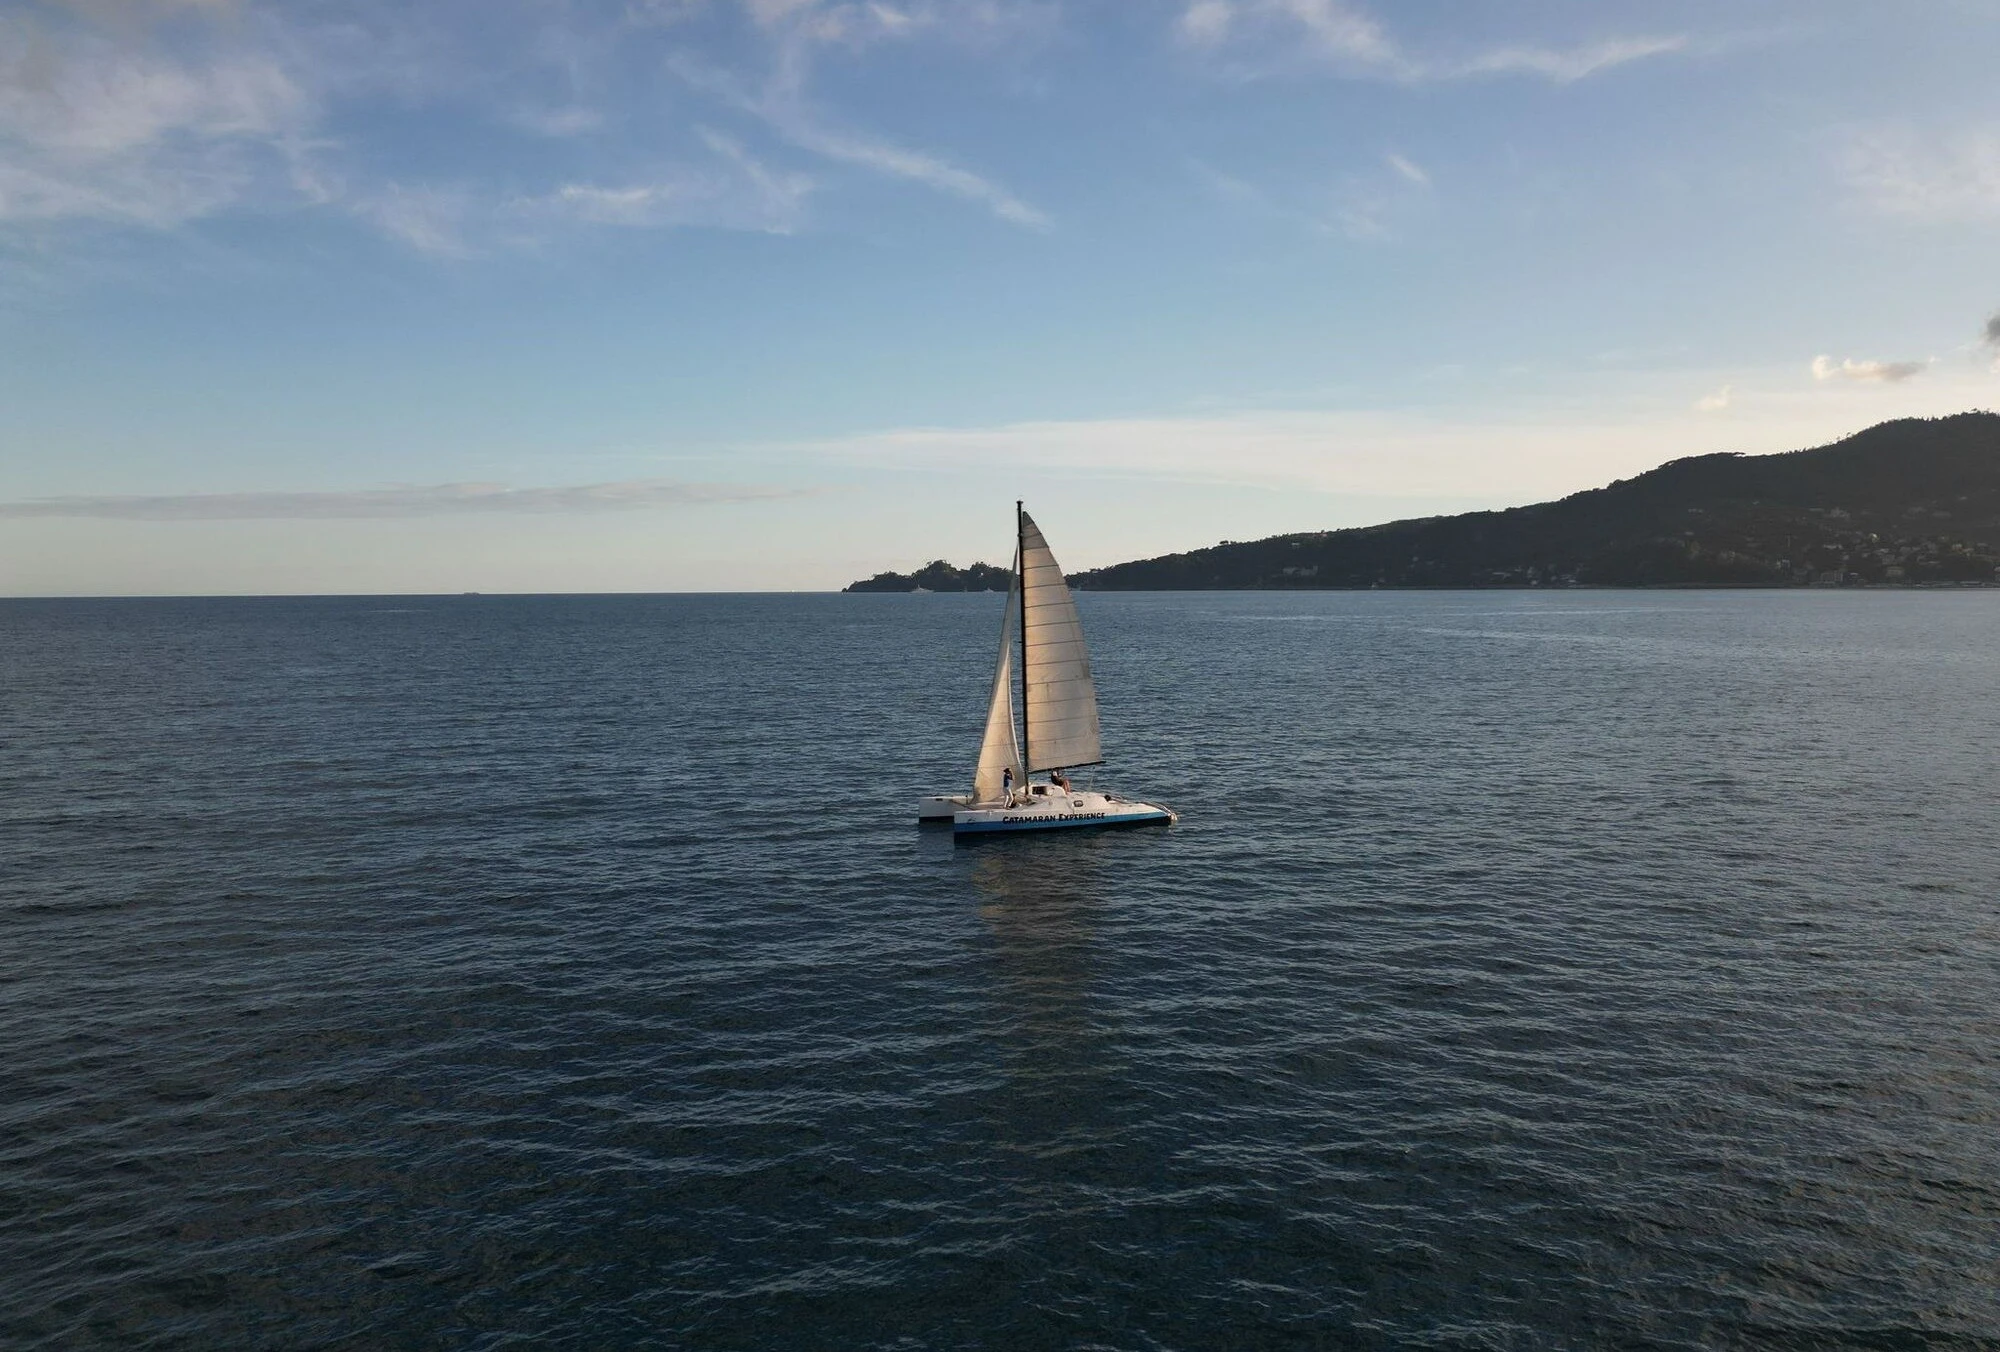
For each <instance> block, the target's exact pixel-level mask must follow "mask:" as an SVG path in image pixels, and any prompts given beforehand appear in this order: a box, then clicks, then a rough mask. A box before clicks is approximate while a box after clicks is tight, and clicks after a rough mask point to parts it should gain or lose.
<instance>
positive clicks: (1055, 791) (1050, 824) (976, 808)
mask: <svg viewBox="0 0 2000 1352" xmlns="http://www.w3.org/2000/svg"><path fill="white" fill-rule="evenodd" d="M1179 820H1180V816H1179V814H1178V813H1176V812H1175V811H1174V810H1173V809H1172V808H1167V807H1161V806H1160V805H1159V804H1157V803H1139V802H1134V801H1133V800H1131V799H1129V798H1120V797H1119V796H1118V795H1117V794H1115V793H1097V792H1095V791H1093V790H1089V789H1070V790H1067V791H1065V790H1063V789H1059V788H1057V787H1056V786H1054V785H1052V784H1031V785H1029V786H1028V789H1027V791H1026V792H1025V793H1018V794H1016V795H1015V796H1014V802H1013V803H1012V804H1011V805H1010V804H1007V803H979V804H968V805H967V806H965V807H962V808H960V809H959V810H958V811H956V812H954V813H953V814H952V817H951V829H952V833H953V834H954V835H960V836H966V835H1001V834H1012V833H1017V832H1021V831H1059V830H1076V829H1079V828H1088V827H1104V826H1151V825H1160V826H1170V825H1172V824H1173V823H1174V822H1177V821H1179Z"/></svg>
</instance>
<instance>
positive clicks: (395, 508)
mask: <svg viewBox="0 0 2000 1352" xmlns="http://www.w3.org/2000/svg"><path fill="white" fill-rule="evenodd" d="M816 491H817V490H815V489H807V488H786V487H781V486H775V485H765V484H704V483H680V482H676V481H673V480H667V479H629V480H624V481H621V482H614V483H597V484H574V485H569V486H561V487H545V488H509V487H508V486H506V485H505V484H495V483H451V484H404V485H398V486H396V487H392V488H364V489H356V490H350V491H335V492H303V493H168V494H151V495H137V494H134V495H102V496H71V497H51V498H31V499H28V500H26V501H21V502H0V519H4V520H24V519H33V518H41V517H95V518H100V519H108V520H116V521H332V520H379V519H384V518H408V517H431V516H492V515H524V514H525V515H544V516H549V515H578V514H589V513H604V512H631V511H645V510H655V509H660V508H670V507H700V506H712V505H716V504H722V503H746V502H768V501H773V500H776V499H780V498H793V497H803V496H807V495H809V494H811V493H813V492H816Z"/></svg>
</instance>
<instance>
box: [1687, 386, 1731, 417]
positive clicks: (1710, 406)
mask: <svg viewBox="0 0 2000 1352" xmlns="http://www.w3.org/2000/svg"><path fill="white" fill-rule="evenodd" d="M1735 393H1736V387H1735V386H1734V385H1724V386H1723V387H1722V388H1721V389H1719V390H1717V391H1716V392H1715V393H1714V394H1704V395H1703V396H1702V397H1701V398H1699V399H1697V400H1695V401H1694V409H1695V412H1697V413H1720V412H1722V411H1723V410H1724V409H1726V408H1728V407H1729V400H1730V398H1731V396H1733V395H1734V394H1735Z"/></svg>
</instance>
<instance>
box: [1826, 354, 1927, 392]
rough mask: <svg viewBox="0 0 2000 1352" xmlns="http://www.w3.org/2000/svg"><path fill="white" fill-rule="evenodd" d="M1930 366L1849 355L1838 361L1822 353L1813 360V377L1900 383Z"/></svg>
mask: <svg viewBox="0 0 2000 1352" xmlns="http://www.w3.org/2000/svg"><path fill="white" fill-rule="evenodd" d="M1929 366H1930V363H1929V362H1921V361H1856V360H1854V358H1852V357H1849V358H1847V359H1846V360H1844V361H1838V362H1836V361H1835V360H1834V359H1833V358H1832V357H1829V356H1825V355H1823V354H1822V355H1821V356H1817V357H1814V358H1813V360H1812V373H1813V379H1814V380H1818V381H1829V380H1853V381H1861V382H1863V383H1873V384H1881V385H1899V384H1901V383H1902V382H1903V381H1905V380H1908V379H1909V378H1910V377H1911V376H1916V375H1922V374H1923V373H1924V371H1925V370H1927V369H1928V368H1929Z"/></svg>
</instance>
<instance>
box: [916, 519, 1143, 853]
mask: <svg viewBox="0 0 2000 1352" xmlns="http://www.w3.org/2000/svg"><path fill="white" fill-rule="evenodd" d="M1017 614H1018V616H1019V620H1020V627H1021V721H1020V725H1019V730H1018V734H1017V730H1016V725H1015V721H1014V678H1013V663H1014V622H1015V618H1016V615H1017ZM1102 761H1103V754H1102V748H1101V746H1100V743H1099V739H1098V720H1097V687H1096V685H1095V683H1094V682H1093V681H1092V680H1091V676H1090V656H1089V653H1088V652H1087V651H1086V650H1085V647H1084V641H1083V622H1082V620H1081V619H1080V618H1079V617H1078V615H1077V613H1076V600H1075V598H1074V597H1072V596H1071V595H1070V591H1069V584H1068V583H1067V582H1066V581H1064V580H1063V575H1062V569H1061V568H1060V567H1059V566H1058V565H1057V564H1056V560H1055V555H1054V554H1052V553H1051V552H1050V551H1049V545H1048V541H1047V540H1045V539H1043V538H1042V532H1041V529H1040V528H1039V527H1038V526H1036V525H1035V523H1034V520H1033V518H1031V517H1030V516H1029V515H1028V513H1027V512H1026V511H1025V510H1024V509H1023V508H1022V505H1021V504H1020V503H1019V502H1016V503H1015V504H1014V580H1013V585H1012V586H1011V587H1010V588H1009V589H1008V592H1007V604H1006V606H1005V607H1004V608H1003V610H1002V612H1001V619H1000V660H999V663H998V665H997V666H996V668H995V670H994V673H993V694H992V698H991V700H990V701H989V702H988V704H987V709H986V735H985V737H984V738H983V739H982V740H981V742H980V747H979V768H978V769H977V770H976V771H975V772H974V773H973V777H972V792H971V793H969V794H945V795H936V796H932V797H927V798H924V799H922V800H921V801H920V802H919V803H918V806H917V820H918V821H919V822H939V823H942V822H945V821H949V822H950V823H951V827H952V831H953V832H954V833H955V834H957V835H992V834H1000V833H1006V832H1018V831H1049V830H1058V829H1075V828H1078V827H1102V826H1147V825H1153V824H1156V823H1157V824H1161V825H1166V824H1171V823H1173V822H1176V821H1179V820H1180V817H1179V814H1177V813H1175V812H1174V811H1173V809H1171V808H1167V807H1162V806H1159V805H1158V804H1154V803H1141V802H1134V801H1132V800H1130V799H1126V798H1121V797H1119V796H1118V795H1116V794H1111V793H1099V792H1097V791H1095V790H1092V789H1078V788H1073V787H1072V786H1071V785H1070V782H1069V779H1068V777H1067V776H1066V775H1065V774H1064V773H1063V772H1064V771H1065V770H1073V769H1077V768H1079V767H1082V766H1086V765H1097V764H1101V763H1102ZM1041 771H1046V772H1047V773H1048V779H1047V780H1046V781H1045V782H1041V783H1036V782H1034V781H1033V780H1032V778H1031V777H1032V776H1033V775H1034V774H1035V773H1037V772H1041Z"/></svg>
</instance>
